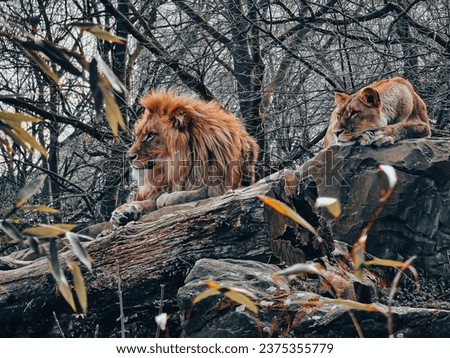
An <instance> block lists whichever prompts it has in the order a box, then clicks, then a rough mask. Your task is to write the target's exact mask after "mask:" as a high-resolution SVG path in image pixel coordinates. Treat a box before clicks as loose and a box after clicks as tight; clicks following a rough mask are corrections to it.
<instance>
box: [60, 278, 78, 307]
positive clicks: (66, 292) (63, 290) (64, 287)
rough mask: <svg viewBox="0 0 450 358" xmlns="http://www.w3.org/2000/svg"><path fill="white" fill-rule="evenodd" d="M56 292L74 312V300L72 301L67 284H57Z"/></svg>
mask: <svg viewBox="0 0 450 358" xmlns="http://www.w3.org/2000/svg"><path fill="white" fill-rule="evenodd" d="M58 290H59V292H60V293H61V295H62V296H63V297H64V299H65V300H66V302H67V303H68V304H69V305H70V307H71V308H72V310H73V311H74V312H76V311H77V308H76V306H75V300H74V299H73V295H72V291H71V290H70V287H69V284H68V283H67V282H59V283H58Z"/></svg>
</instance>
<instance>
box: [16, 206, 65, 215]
mask: <svg viewBox="0 0 450 358" xmlns="http://www.w3.org/2000/svg"><path fill="white" fill-rule="evenodd" d="M20 210H32V211H40V212H42V213H48V214H58V213H59V211H58V210H56V209H53V208H49V207H48V206H45V205H26V206H22V207H21V208H20Z"/></svg>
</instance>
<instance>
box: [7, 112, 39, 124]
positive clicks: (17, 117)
mask: <svg viewBox="0 0 450 358" xmlns="http://www.w3.org/2000/svg"><path fill="white" fill-rule="evenodd" d="M0 118H1V119H4V120H5V121H6V122H7V123H8V121H16V122H34V123H36V122H42V121H43V120H42V119H41V118H37V117H32V116H29V115H28V114H22V113H10V112H0Z"/></svg>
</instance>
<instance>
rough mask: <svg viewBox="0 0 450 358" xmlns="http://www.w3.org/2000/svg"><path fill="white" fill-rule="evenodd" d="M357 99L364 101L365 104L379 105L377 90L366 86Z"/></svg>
mask: <svg viewBox="0 0 450 358" xmlns="http://www.w3.org/2000/svg"><path fill="white" fill-rule="evenodd" d="M358 98H359V100H360V101H361V102H362V103H364V104H365V105H366V106H369V107H379V106H380V94H379V93H378V91H377V90H375V89H373V88H371V87H366V88H364V89H363V90H362V91H361V92H360V94H359V96H358Z"/></svg>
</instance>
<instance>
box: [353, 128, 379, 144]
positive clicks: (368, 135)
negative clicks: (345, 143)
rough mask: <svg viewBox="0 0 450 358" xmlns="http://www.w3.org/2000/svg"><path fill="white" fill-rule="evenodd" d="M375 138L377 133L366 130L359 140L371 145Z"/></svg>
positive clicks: (361, 142)
mask: <svg viewBox="0 0 450 358" xmlns="http://www.w3.org/2000/svg"><path fill="white" fill-rule="evenodd" d="M374 140H375V133H374V132H372V131H366V132H364V133H362V134H361V135H360V136H359V137H358V138H357V142H358V143H359V144H361V145H371V144H372V143H373V142H374Z"/></svg>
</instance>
